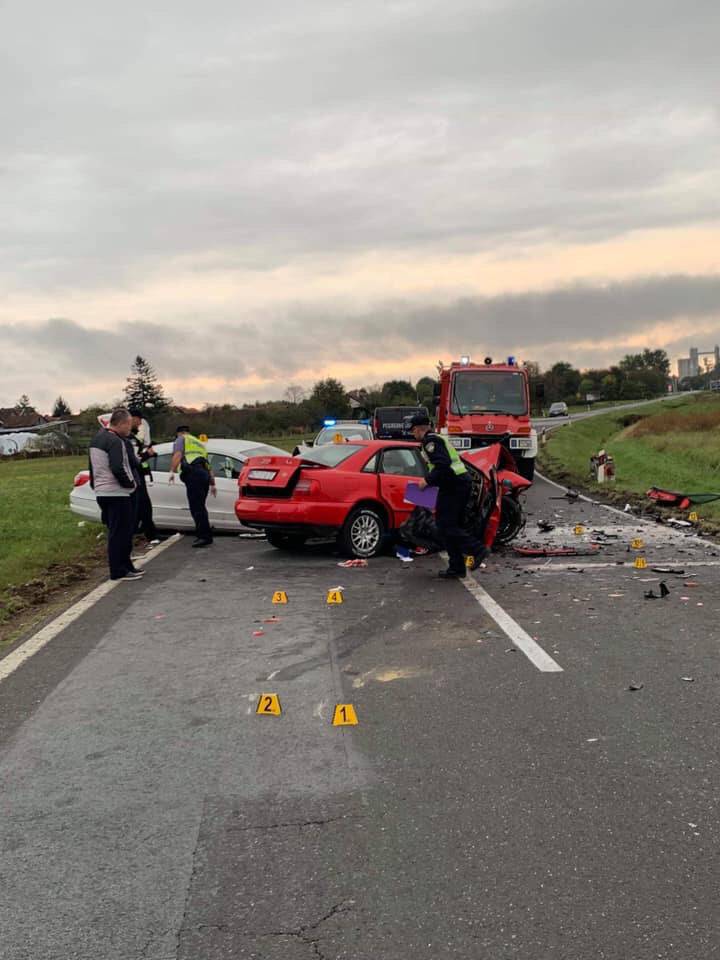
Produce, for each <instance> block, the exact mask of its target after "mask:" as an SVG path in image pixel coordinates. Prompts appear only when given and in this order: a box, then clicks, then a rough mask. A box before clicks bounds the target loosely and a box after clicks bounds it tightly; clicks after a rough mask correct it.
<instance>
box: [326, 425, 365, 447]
mask: <svg viewBox="0 0 720 960" xmlns="http://www.w3.org/2000/svg"><path fill="white" fill-rule="evenodd" d="M338 434H339V435H340V436H341V437H343V438H345V437H348V438H350V437H353V438H355V439H362V440H369V439H370V428H369V427H367V426H365V424H363V423H359V424H357V426H356V425H355V424H353V425H352V426H344V427H340V426H338V427H327V428H326V429H325V430H321V431H320V433H319V434H318V435H317V438H316V440H315V445H316V446H319V445H320V444H322V443H332V442H333V441H334V439H335V437H336V436H338Z"/></svg>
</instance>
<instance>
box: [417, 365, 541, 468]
mask: <svg viewBox="0 0 720 960" xmlns="http://www.w3.org/2000/svg"><path fill="white" fill-rule="evenodd" d="M438 373H439V380H440V382H439V384H438V385H437V386H436V390H435V399H436V400H437V411H436V420H437V430H438V431H439V432H440V433H442V434H446V435H447V437H448V440H449V441H450V443H452V445H453V446H454V447H455V448H456V449H457V450H474V449H475V448H477V447H487V446H489V445H490V444H491V443H501V444H502V445H503V446H504V447H506V448H507V449H508V450H509V451H510V453H511V454H512V455H513V457H514V459H515V463H516V464H517V472H518V473H519V474H520V475H521V476H523V477H524V478H525V479H526V480H532V479H533V476H534V473H535V457H536V456H537V449H538V441H537V432H536V431H535V430H534V429H533V427H532V423H531V421H530V408H531V407H530V378H529V377H528V372H527V370H525V369H524V368H523V367H520V366H518V364H517V362H516V360H515V358H514V357H508V359H507V362H506V363H494V362H493V360H492V358H491V357H486V358H485V361H484V363H471V362H470V357H467V356H465V357H461V358H460V362H459V363H455V362H453V363H451V364H450V366H449V367H448V366H445V364H443V363H440V364H439V365H438Z"/></svg>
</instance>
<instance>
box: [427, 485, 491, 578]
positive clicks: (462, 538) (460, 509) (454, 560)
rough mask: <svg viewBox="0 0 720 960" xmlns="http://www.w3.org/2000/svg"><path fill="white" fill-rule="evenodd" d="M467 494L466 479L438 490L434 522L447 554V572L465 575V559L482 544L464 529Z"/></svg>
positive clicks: (468, 493)
mask: <svg viewBox="0 0 720 960" xmlns="http://www.w3.org/2000/svg"><path fill="white" fill-rule="evenodd" d="M470 491H471V485H470V481H469V480H468V479H467V478H458V480H457V481H456V482H455V483H454V484H453V485H452V486H448V487H445V488H442V489H440V490H439V491H438V498H437V506H436V508H435V521H436V523H437V528H438V533H439V534H440V537H441V539H442V541H443V543H444V545H445V549H446V550H447V552H448V559H449V563H448V569H449V570H452V571H453V572H454V573H464V572H465V557H466V556H468V557H471V556H475V554H476V553H477V551H478V550H480V549H481V545H480V544H479V543H478V542H477V541H476V540H475V539H474V538H473V537H471V536H470V535H469V533H468V532H467V530H466V529H465V528H464V526H463V523H464V517H465V509H466V507H467V502H468V499H469V498H470Z"/></svg>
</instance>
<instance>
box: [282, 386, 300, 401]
mask: <svg viewBox="0 0 720 960" xmlns="http://www.w3.org/2000/svg"><path fill="white" fill-rule="evenodd" d="M283 399H284V400H287V402H288V403H300V402H301V401H302V400H304V399H305V388H304V387H301V386H300V384H298V383H291V384H289V386H288V388H287V390H286V391H285V393H284V394H283Z"/></svg>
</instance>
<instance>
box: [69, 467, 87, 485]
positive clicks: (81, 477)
mask: <svg viewBox="0 0 720 960" xmlns="http://www.w3.org/2000/svg"><path fill="white" fill-rule="evenodd" d="M86 483H90V471H89V470H81V471H80V473H76V474H75V479H74V480H73V486H74V487H82V486H83V485H84V484H86Z"/></svg>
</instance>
